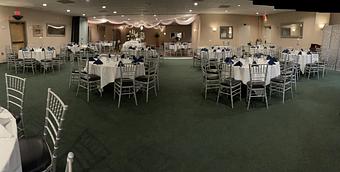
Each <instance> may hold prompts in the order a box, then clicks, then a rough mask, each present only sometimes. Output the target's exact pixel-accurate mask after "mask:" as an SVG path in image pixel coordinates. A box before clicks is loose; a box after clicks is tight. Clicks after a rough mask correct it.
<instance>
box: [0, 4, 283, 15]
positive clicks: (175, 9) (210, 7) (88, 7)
mask: <svg viewBox="0 0 340 172" xmlns="http://www.w3.org/2000/svg"><path fill="white" fill-rule="evenodd" d="M195 2H197V3H198V5H197V6H195V5H194V3H195ZM44 3H45V4H47V6H43V4H44ZM0 5H2V6H13V7H27V8H34V9H39V10H46V11H51V12H56V13H62V14H66V15H70V16H81V15H83V14H85V15H86V16H88V17H93V16H96V17H103V16H121V15H124V16H129V15H131V16H132V15H141V16H143V15H154V14H156V15H185V14H202V13H211V14H221V13H222V14H243V15H263V14H271V13H277V12H279V11H280V10H274V9H273V7H271V6H262V5H253V2H252V1H249V0H0ZM103 6H106V8H103ZM67 10H70V12H67ZM190 10H192V11H190ZM114 11H116V12H117V13H115V14H114V13H113V12H114Z"/></svg>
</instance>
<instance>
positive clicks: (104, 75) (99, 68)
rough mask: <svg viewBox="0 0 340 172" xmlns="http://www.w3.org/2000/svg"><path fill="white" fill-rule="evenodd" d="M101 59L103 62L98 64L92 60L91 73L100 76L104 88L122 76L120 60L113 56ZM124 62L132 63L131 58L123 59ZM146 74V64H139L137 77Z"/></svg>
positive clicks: (101, 85)
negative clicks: (119, 66) (119, 65)
mask: <svg viewBox="0 0 340 172" xmlns="http://www.w3.org/2000/svg"><path fill="white" fill-rule="evenodd" d="M100 60H101V61H102V62H103V64H100V65H97V64H93V63H94V62H90V66H89V73H90V74H96V75H98V76H100V87H101V89H103V88H104V87H105V86H106V85H107V84H109V83H112V82H114V81H115V79H116V78H119V77H120V70H119V68H118V63H119V61H117V60H116V58H115V57H113V56H112V58H107V57H101V58H100ZM121 61H122V62H123V63H131V60H130V59H121ZM144 74H145V67H144V64H143V63H141V64H139V65H137V69H136V77H138V76H141V75H144Z"/></svg>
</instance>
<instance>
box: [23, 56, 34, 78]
mask: <svg viewBox="0 0 340 172" xmlns="http://www.w3.org/2000/svg"><path fill="white" fill-rule="evenodd" d="M32 55H33V52H30V51H22V57H23V58H24V60H23V73H25V70H26V69H31V70H32V72H33V75H34V71H35V68H36V64H35V59H34V58H33V57H32Z"/></svg>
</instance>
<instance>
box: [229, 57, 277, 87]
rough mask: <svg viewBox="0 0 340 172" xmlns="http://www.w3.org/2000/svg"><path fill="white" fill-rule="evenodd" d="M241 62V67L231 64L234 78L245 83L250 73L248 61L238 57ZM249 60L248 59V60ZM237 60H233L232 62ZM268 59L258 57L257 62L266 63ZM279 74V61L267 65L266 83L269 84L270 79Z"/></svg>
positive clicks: (248, 79)
mask: <svg viewBox="0 0 340 172" xmlns="http://www.w3.org/2000/svg"><path fill="white" fill-rule="evenodd" d="M240 61H241V62H242V64H243V65H242V67H240V66H233V68H234V78H235V79H236V80H241V81H242V83H243V84H247V82H248V81H250V73H249V62H247V61H246V60H245V59H240ZM249 61H250V60H249ZM235 63H237V62H234V64H235ZM267 63H268V60H266V59H258V61H257V64H267ZM279 75H280V63H279V62H275V65H268V73H267V79H266V85H269V84H270V80H271V79H272V78H275V77H278V76H279Z"/></svg>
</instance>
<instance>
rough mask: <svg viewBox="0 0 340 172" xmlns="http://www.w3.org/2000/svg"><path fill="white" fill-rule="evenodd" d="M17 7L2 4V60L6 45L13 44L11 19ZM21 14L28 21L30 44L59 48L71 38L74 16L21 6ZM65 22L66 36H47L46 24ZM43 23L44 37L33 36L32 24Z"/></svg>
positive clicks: (0, 16)
mask: <svg viewBox="0 0 340 172" xmlns="http://www.w3.org/2000/svg"><path fill="white" fill-rule="evenodd" d="M14 10H15V8H11V7H4V6H0V35H1V38H0V62H4V61H5V55H4V52H5V47H6V46H8V45H10V44H11V38H10V31H9V21H14V19H13V18H12V15H13V13H14ZM20 11H21V15H23V16H24V17H23V18H22V19H21V20H20V21H24V22H25V23H26V36H27V41H28V46H30V47H40V46H44V47H47V46H53V47H56V48H58V49H59V47H60V46H61V45H62V44H66V43H67V42H70V40H71V29H72V28H71V27H72V17H69V16H64V15H61V14H53V13H50V12H45V11H38V10H32V9H26V8H20ZM47 23H51V24H65V25H66V36H65V37H46V24H47ZM37 24H38V25H41V26H43V29H44V36H43V37H42V38H39V37H33V34H32V33H33V31H32V26H33V25H37Z"/></svg>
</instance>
